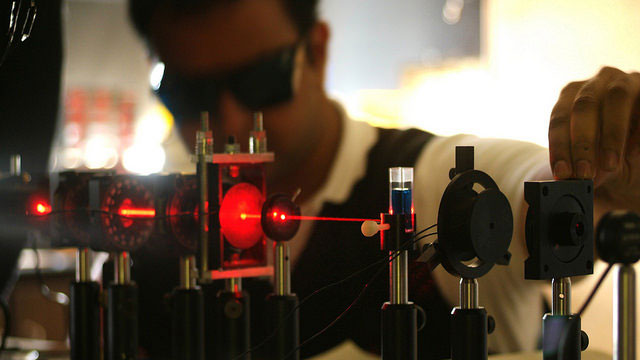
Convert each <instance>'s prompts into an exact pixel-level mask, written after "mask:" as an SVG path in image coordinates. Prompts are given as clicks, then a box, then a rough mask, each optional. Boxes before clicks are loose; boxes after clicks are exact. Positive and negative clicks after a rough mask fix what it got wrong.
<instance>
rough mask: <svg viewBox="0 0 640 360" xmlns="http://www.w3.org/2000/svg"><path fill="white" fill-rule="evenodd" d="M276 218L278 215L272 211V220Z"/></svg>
mask: <svg viewBox="0 0 640 360" xmlns="http://www.w3.org/2000/svg"><path fill="white" fill-rule="evenodd" d="M277 217H278V213H277V212H275V211H274V212H273V218H274V219H275V218H277Z"/></svg>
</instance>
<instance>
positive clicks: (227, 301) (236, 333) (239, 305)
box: [215, 291, 251, 360]
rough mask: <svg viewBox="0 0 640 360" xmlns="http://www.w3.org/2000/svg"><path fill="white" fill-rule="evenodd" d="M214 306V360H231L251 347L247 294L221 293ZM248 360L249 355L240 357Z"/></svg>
mask: <svg viewBox="0 0 640 360" xmlns="http://www.w3.org/2000/svg"><path fill="white" fill-rule="evenodd" d="M217 300H218V301H217V304H216V332H215V344H216V349H215V350H216V354H217V356H216V359H217V360H232V359H235V358H236V357H237V356H239V355H240V354H242V353H244V352H246V351H247V350H249V347H250V346H251V336H250V317H249V306H250V303H249V294H248V293H246V292H244V291H235V292H230V291H221V292H220V293H218V299H217ZM241 359H242V360H250V359H251V354H246V355H244V356H243V357H241Z"/></svg>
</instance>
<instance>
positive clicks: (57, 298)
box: [32, 241, 69, 306]
mask: <svg viewBox="0 0 640 360" xmlns="http://www.w3.org/2000/svg"><path fill="white" fill-rule="evenodd" d="M32 250H33V252H34V253H35V257H36V266H35V272H36V278H37V279H38V282H39V283H40V294H42V296H44V297H45V299H47V300H49V301H51V302H53V303H56V304H59V305H63V306H67V305H69V296H68V295H67V294H65V293H63V292H58V291H52V290H51V288H49V286H48V285H47V283H46V282H45V281H44V277H43V276H42V271H41V269H40V253H39V252H38V248H37V247H36V244H35V241H34V244H33V246H32Z"/></svg>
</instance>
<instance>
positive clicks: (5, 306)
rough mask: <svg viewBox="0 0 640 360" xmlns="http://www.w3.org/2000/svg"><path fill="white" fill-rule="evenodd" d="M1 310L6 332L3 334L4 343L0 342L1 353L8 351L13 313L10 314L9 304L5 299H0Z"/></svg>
mask: <svg viewBox="0 0 640 360" xmlns="http://www.w3.org/2000/svg"><path fill="white" fill-rule="evenodd" d="M0 308H2V313H3V314H4V331H3V332H2V341H1V342H0V353H2V351H4V350H6V349H7V339H8V338H9V331H11V313H10V312H9V304H7V301H6V300H5V299H0Z"/></svg>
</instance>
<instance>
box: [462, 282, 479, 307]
mask: <svg viewBox="0 0 640 360" xmlns="http://www.w3.org/2000/svg"><path fill="white" fill-rule="evenodd" d="M478 303H479V302H478V280H476V279H464V278H462V279H460V308H461V309H477V308H478V307H479V305H478Z"/></svg>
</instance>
